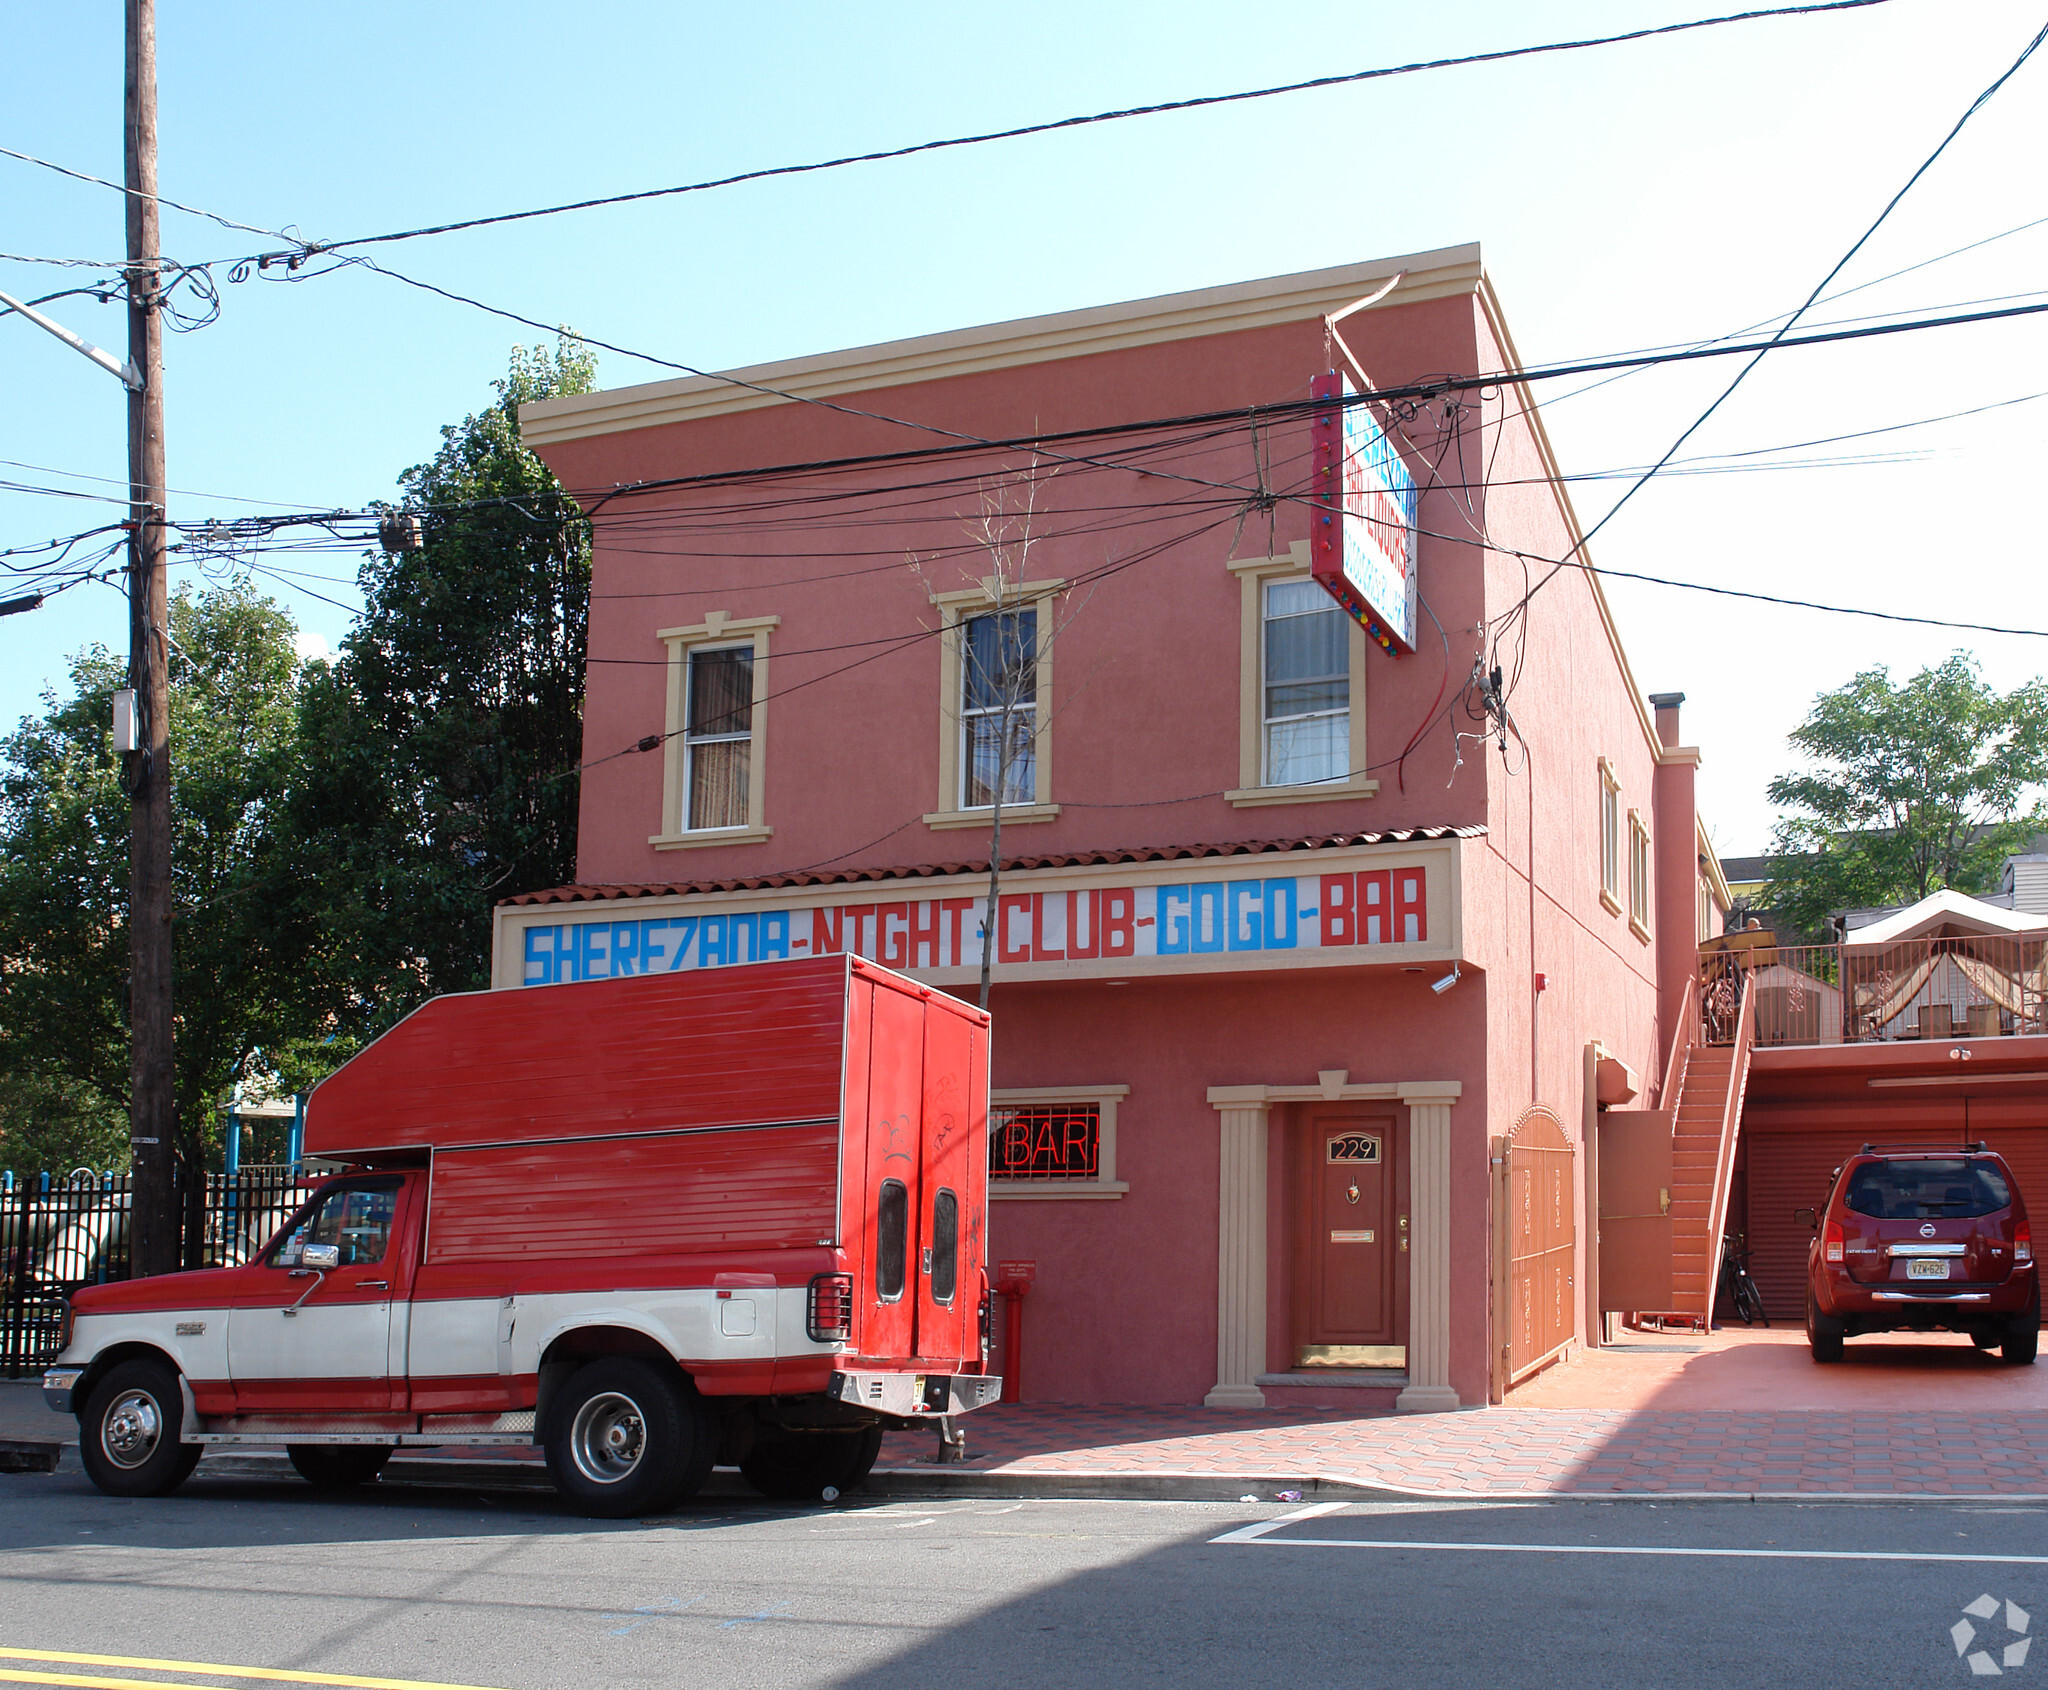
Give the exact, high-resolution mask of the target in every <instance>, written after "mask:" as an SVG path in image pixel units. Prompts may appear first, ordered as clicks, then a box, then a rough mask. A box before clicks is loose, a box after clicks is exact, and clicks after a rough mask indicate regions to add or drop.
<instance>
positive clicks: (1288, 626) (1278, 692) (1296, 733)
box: [1261, 581, 1351, 786]
mask: <svg viewBox="0 0 2048 1690" xmlns="http://www.w3.org/2000/svg"><path fill="white" fill-rule="evenodd" d="M1264 624H1265V625H1264V629H1263V645H1264V671H1265V672H1264V675H1263V677H1262V680H1263V688H1262V693H1261V700H1262V705H1263V709H1264V716H1265V720H1264V724H1263V731H1264V735H1265V774H1264V784H1265V785H1267V786H1308V785H1313V784H1314V783H1316V782H1318V781H1330V780H1343V779H1344V778H1345V777H1346V776H1347V775H1349V774H1350V773H1351V766H1350V764H1351V667H1350V644H1349V640H1350V632H1349V628H1348V622H1347V618H1346V617H1345V615H1344V612H1343V611H1342V610H1340V609H1338V608H1337V605H1336V603H1335V602H1334V601H1333V600H1332V599H1331V597H1330V595H1329V594H1328V593H1326V592H1324V591H1323V589H1322V588H1321V587H1320V586H1318V585H1317V584H1316V583H1315V582H1313V581H1269V582H1267V583H1266V603H1265V618H1264Z"/></svg>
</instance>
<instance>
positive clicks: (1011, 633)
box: [960, 609, 1038, 810]
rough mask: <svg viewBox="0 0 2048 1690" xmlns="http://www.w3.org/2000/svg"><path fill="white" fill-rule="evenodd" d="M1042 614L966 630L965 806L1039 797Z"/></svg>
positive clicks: (995, 618) (988, 620) (980, 622)
mask: <svg viewBox="0 0 2048 1690" xmlns="http://www.w3.org/2000/svg"><path fill="white" fill-rule="evenodd" d="M1037 764H1038V612H1037V610H1036V609H1032V610H1002V611H991V612H990V613H989V614H988V615H986V616H975V617H970V618H968V619H967V620H965V621H963V622H962V623H961V624H960V771H961V781H960V784H961V788H962V790H961V794H960V807H961V808H962V809H966V810H974V809H981V808H984V807H986V806H989V805H993V804H994V803H996V802H997V793H998V791H1000V793H1001V801H1002V802H1003V803H1005V804H1029V803H1032V802H1033V801H1034V800H1035V799H1036V798H1037V796H1038V766H1037Z"/></svg>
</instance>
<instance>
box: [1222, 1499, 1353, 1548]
mask: <svg viewBox="0 0 2048 1690" xmlns="http://www.w3.org/2000/svg"><path fill="white" fill-rule="evenodd" d="M1349 1506H1350V1504H1349V1503H1346V1502H1312V1503H1310V1504H1309V1505H1308V1507H1306V1508H1296V1509H1293V1510H1291V1511H1290V1512H1288V1513H1285V1514H1278V1515H1275V1516H1274V1517H1273V1518H1272V1519H1270V1520H1261V1521H1259V1522H1258V1523H1257V1524H1256V1525H1250V1526H1239V1527H1238V1528H1237V1530H1236V1531H1234V1532H1225V1533H1224V1534H1223V1535H1222V1536H1221V1537H1212V1538H1211V1539H1210V1540H1209V1541H1210V1542H1211V1543H1254V1542H1256V1541H1257V1540H1258V1539H1260V1538H1262V1537H1264V1536H1265V1535H1266V1533H1268V1532H1277V1531H1278V1530H1279V1529H1280V1528H1281V1527H1282V1526H1291V1525H1293V1524H1294V1522H1295V1521H1297V1520H1313V1519H1314V1518H1315V1517H1316V1516H1317V1515H1319V1514H1335V1513H1337V1512H1338V1511H1339V1510H1340V1509H1344V1508H1348V1507H1349ZM1295 1541H1299V1540H1295Z"/></svg>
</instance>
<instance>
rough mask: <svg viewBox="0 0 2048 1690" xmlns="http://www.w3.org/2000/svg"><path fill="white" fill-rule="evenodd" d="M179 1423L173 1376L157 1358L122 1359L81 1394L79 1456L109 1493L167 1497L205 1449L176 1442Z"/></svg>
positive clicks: (180, 1404)
mask: <svg viewBox="0 0 2048 1690" xmlns="http://www.w3.org/2000/svg"><path fill="white" fill-rule="evenodd" d="M184 1427H185V1399H184V1395H183V1393H182V1392H181V1391H180V1390H179V1388H178V1376H177V1374H176V1373H174V1372H172V1371H171V1369H170V1367H169V1366H167V1365H166V1364H165V1363H163V1362H160V1361H150V1360H147V1359H143V1358H138V1359H137V1360H135V1361H124V1362H121V1363H120V1364H119V1365H117V1366H115V1367H112V1368H109V1369H108V1370H107V1376H106V1377H105V1378H104V1379H102V1380H101V1381H100V1382H99V1383H98V1384H97V1385H95V1386H94V1387H93V1388H92V1395H91V1396H89V1397H87V1398H86V1401H85V1412H84V1413H83V1414H81V1415H79V1417H78V1455H79V1459H80V1461H82V1462H83V1463H84V1465H85V1471H86V1476H87V1477H88V1478H90V1479H91V1480H92V1482H93V1483H94V1484H96V1485H98V1486H99V1488H100V1489H101V1490H103V1491H105V1492H106V1493H107V1494H108V1495H109V1496H167V1495H169V1494H170V1493H171V1492H172V1491H174V1490H176V1489H177V1488H178V1487H179V1486H180V1485H182V1484H183V1483H184V1482H185V1481H186V1480H187V1479H188V1478H190V1477H191V1476H192V1469H193V1468H195V1467H197V1466H198V1465H199V1458H200V1456H201V1455H203V1454H204V1453H205V1446H204V1445H201V1444H182V1443H180V1442H179V1441H178V1435H179V1433H180V1432H182V1431H183V1430H184Z"/></svg>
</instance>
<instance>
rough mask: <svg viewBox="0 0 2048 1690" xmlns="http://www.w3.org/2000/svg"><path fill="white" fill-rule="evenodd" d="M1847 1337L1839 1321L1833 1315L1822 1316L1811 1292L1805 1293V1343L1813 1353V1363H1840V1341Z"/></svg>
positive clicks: (1810, 1290) (1809, 1290)
mask: <svg viewBox="0 0 2048 1690" xmlns="http://www.w3.org/2000/svg"><path fill="white" fill-rule="evenodd" d="M1845 1336H1847V1334H1846V1332H1845V1331H1844V1329H1843V1326H1842V1323H1841V1321H1839V1320H1837V1319H1836V1318H1835V1317H1834V1316H1833V1315H1828V1314H1822V1313H1821V1312H1820V1305H1819V1304H1818V1303H1816V1302H1815V1301H1814V1299H1813V1290H1812V1288H1811V1287H1808V1289H1807V1293H1806V1343H1807V1347H1808V1348H1809V1349H1811V1350H1812V1351H1813V1359H1814V1360H1815V1361H1840V1360H1841V1359H1842V1340H1843V1338H1844V1337H1845Z"/></svg>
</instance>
